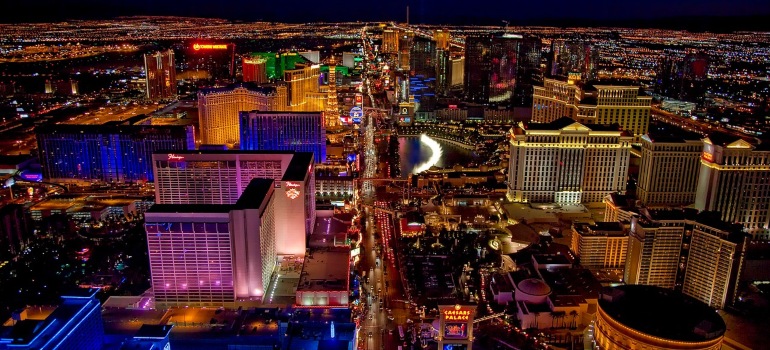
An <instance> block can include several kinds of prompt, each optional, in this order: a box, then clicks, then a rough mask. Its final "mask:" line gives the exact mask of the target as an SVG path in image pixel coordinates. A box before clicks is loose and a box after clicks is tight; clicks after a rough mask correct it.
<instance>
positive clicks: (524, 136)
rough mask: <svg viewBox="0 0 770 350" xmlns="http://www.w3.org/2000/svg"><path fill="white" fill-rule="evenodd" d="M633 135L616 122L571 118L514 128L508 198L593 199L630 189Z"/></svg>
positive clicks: (519, 199) (531, 199)
mask: <svg viewBox="0 0 770 350" xmlns="http://www.w3.org/2000/svg"><path fill="white" fill-rule="evenodd" d="M632 141H633V136H632V135H630V134H629V133H627V132H626V131H623V130H621V129H620V127H619V126H618V125H617V124H611V125H598V124H587V125H583V124H581V123H578V122H576V121H574V120H572V119H570V118H566V117H564V118H560V119H557V120H554V121H552V122H550V123H528V124H525V123H519V124H518V125H517V126H514V127H513V128H512V129H511V139H510V149H511V159H510V164H509V171H508V198H509V199H510V200H512V201H515V202H542V203H550V202H556V203H592V202H601V201H602V199H603V198H604V197H605V196H607V195H608V194H610V193H617V192H625V190H626V176H627V174H628V164H629V157H630V152H631V142H632Z"/></svg>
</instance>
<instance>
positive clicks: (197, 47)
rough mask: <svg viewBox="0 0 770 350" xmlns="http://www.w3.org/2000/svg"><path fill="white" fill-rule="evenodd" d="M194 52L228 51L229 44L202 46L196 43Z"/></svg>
mask: <svg viewBox="0 0 770 350" xmlns="http://www.w3.org/2000/svg"><path fill="white" fill-rule="evenodd" d="M193 50H195V51H200V50H227V44H200V43H194V44H193Z"/></svg>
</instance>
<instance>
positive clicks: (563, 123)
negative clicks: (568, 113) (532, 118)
mask: <svg viewBox="0 0 770 350" xmlns="http://www.w3.org/2000/svg"><path fill="white" fill-rule="evenodd" d="M572 124H580V125H583V126H585V127H586V128H588V129H590V130H591V131H618V132H620V131H622V129H621V128H620V125H618V124H583V123H579V122H577V121H576V120H574V119H572V118H568V117H561V118H559V119H556V120H554V121H552V122H548V123H533V122H529V123H525V124H524V129H525V130H561V129H564V128H566V127H568V126H570V125H572Z"/></svg>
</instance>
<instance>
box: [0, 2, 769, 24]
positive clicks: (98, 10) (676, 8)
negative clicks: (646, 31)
mask: <svg viewBox="0 0 770 350" xmlns="http://www.w3.org/2000/svg"><path fill="white" fill-rule="evenodd" d="M3 2H4V4H3V8H4V10H3V11H0V21H3V22H22V21H52V20H62V19H69V18H111V17H115V16H124V15H180V16H201V17H220V18H229V19H238V20H247V21H254V20H267V21H285V22H308V21H329V22H330V21H348V20H362V21H367V20H396V21H404V20H405V17H406V15H405V13H406V10H405V9H406V5H407V4H408V5H410V10H411V22H412V23H434V24H435V23H448V24H500V22H501V20H503V19H506V20H510V21H511V24H522V25H529V24H549V21H553V20H557V21H554V23H555V22H564V23H570V22H577V24H580V22H582V23H584V24H589V25H590V24H592V23H594V24H607V23H609V24H613V25H621V24H623V22H624V21H626V22H627V21H629V20H633V21H634V22H637V24H638V22H644V21H645V20H659V19H661V18H672V17H678V18H681V17H690V18H693V17H711V16H749V15H751V16H767V15H770V1H767V0H673V1H672V0H646V1H622V0H586V1H574V0H571V1H568V0H551V1H547V0H546V1H542V0H529V1H512V0H498V1H493V0H472V1H470V0H465V1H463V0H395V1H393V0H391V1H372V0H360V1H342V0H327V1H319V0H315V1H312V2H311V1H306V0H305V1H302V0H301V1H276V0H272V1H264V0H134V1H131V0H27V1H24V0H21V1H19V0H9V1H3ZM610 20H612V21H610ZM618 22H619V23H618ZM570 24H571V23H570Z"/></svg>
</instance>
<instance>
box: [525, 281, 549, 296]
mask: <svg viewBox="0 0 770 350" xmlns="http://www.w3.org/2000/svg"><path fill="white" fill-rule="evenodd" d="M517 287H518V289H519V290H520V291H521V292H522V293H525V294H529V295H548V294H551V287H549V286H548V285H547V284H545V282H543V281H541V280H539V279H537V278H527V279H525V280H523V281H521V282H519V285H518V286H517Z"/></svg>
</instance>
